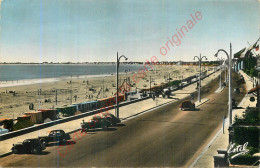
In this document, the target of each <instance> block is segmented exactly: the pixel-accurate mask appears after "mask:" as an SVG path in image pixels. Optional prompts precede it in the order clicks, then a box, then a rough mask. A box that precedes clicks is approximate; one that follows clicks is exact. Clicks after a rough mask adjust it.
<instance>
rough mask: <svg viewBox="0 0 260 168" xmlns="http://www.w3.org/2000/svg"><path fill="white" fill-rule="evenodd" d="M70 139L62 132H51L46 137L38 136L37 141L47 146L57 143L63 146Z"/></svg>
mask: <svg viewBox="0 0 260 168" xmlns="http://www.w3.org/2000/svg"><path fill="white" fill-rule="evenodd" d="M69 139H71V138H70V135H69V134H66V133H65V132H64V131H63V130H52V131H51V132H50V133H49V135H48V136H40V137H39V140H40V141H41V142H45V143H46V144H48V143H49V142H59V143H60V144H65V143H66V142H67V140H69Z"/></svg>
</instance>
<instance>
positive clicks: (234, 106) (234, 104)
mask: <svg viewBox="0 0 260 168" xmlns="http://www.w3.org/2000/svg"><path fill="white" fill-rule="evenodd" d="M232 108H233V109H235V108H237V102H236V100H235V99H232Z"/></svg>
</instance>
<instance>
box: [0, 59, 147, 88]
mask: <svg viewBox="0 0 260 168" xmlns="http://www.w3.org/2000/svg"><path fill="white" fill-rule="evenodd" d="M142 67H143V65H124V64H121V65H120V67H119V73H121V74H122V73H123V74H125V73H126V72H127V73H128V74H129V73H134V72H136V71H138V70H139V69H140V68H142ZM113 75H116V65H100V64H98V65H94V64H88V65H81V64H48V65H47V64H33V65H31V64H19V65H17V64H15V65H14V64H13V65H10V64H9V65H0V87H10V86H18V85H28V84H35V83H46V82H53V81H59V80H61V79H69V78H94V77H104V76H113Z"/></svg>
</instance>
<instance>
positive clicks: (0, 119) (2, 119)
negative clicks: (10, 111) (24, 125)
mask: <svg viewBox="0 0 260 168" xmlns="http://www.w3.org/2000/svg"><path fill="white" fill-rule="evenodd" d="M5 120H12V119H11V118H0V122H1V121H5Z"/></svg>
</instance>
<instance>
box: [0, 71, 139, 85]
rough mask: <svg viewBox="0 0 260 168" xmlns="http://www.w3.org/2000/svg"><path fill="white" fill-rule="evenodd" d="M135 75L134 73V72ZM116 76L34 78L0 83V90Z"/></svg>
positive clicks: (112, 74)
mask: <svg viewBox="0 0 260 168" xmlns="http://www.w3.org/2000/svg"><path fill="white" fill-rule="evenodd" d="M134 73H136V72H134ZM118 74H119V75H123V74H124V73H123V72H121V73H118ZM113 76H116V74H114V73H111V74H101V75H78V76H72V77H70V76H62V77H60V78H34V79H22V80H12V81H0V88H9V87H16V86H27V85H33V84H45V83H51V82H59V81H65V80H70V79H71V80H75V79H94V78H103V77H113Z"/></svg>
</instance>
